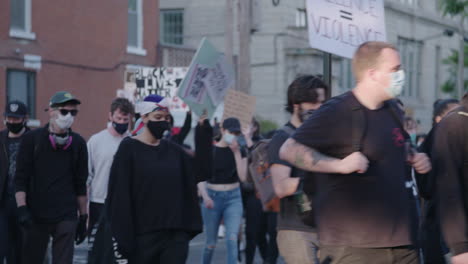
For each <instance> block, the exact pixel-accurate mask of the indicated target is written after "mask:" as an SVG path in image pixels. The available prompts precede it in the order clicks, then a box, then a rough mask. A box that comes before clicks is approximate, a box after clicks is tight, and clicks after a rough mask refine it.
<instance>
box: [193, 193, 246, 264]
mask: <svg viewBox="0 0 468 264" xmlns="http://www.w3.org/2000/svg"><path fill="white" fill-rule="evenodd" d="M207 191H208V195H209V196H210V198H211V199H212V200H213V202H214V208H213V209H208V208H206V207H205V206H204V204H203V203H202V205H201V208H202V216H203V225H204V228H205V233H206V241H205V250H204V252H203V259H202V263H203V264H210V263H211V258H212V257H213V253H214V250H215V247H216V241H217V239H218V227H219V225H220V223H221V220H222V219H224V225H225V226H226V236H225V239H226V248H227V261H226V263H227V264H237V254H238V252H237V235H238V234H239V228H240V224H241V221H242V213H243V208H242V197H241V192H240V188H236V189H234V190H230V191H214V190H210V189H207Z"/></svg>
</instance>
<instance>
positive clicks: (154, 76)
mask: <svg viewBox="0 0 468 264" xmlns="http://www.w3.org/2000/svg"><path fill="white" fill-rule="evenodd" d="M187 71H188V68H187V67H157V68H153V67H141V66H130V67H128V69H127V70H126V72H125V76H124V77H125V84H124V89H123V90H118V91H117V96H120V97H125V98H127V99H129V100H130V101H131V102H133V103H136V102H138V101H141V100H143V99H144V98H145V97H146V96H148V95H150V94H158V95H161V96H164V97H167V98H170V110H171V111H188V110H189V108H188V106H187V104H185V103H184V102H183V101H182V100H181V99H180V98H179V97H178V96H177V92H178V88H179V85H180V83H181V82H182V80H183V78H184V77H185V75H186V74H187Z"/></svg>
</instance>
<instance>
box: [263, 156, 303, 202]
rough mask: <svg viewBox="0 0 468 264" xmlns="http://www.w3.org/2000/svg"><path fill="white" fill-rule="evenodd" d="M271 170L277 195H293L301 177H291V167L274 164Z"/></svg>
mask: <svg viewBox="0 0 468 264" xmlns="http://www.w3.org/2000/svg"><path fill="white" fill-rule="evenodd" d="M270 171H271V177H272V181H273V189H274V190H275V194H276V196H278V197H279V198H283V197H286V196H289V195H292V194H293V193H294V192H295V191H296V190H297V186H298V185H299V178H292V177H291V168H290V167H288V166H285V165H280V164H273V165H272V166H271V168H270Z"/></svg>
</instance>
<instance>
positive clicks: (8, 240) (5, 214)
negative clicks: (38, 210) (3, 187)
mask: <svg viewBox="0 0 468 264" xmlns="http://www.w3.org/2000/svg"><path fill="white" fill-rule="evenodd" d="M6 196H7V195H6ZM3 203H4V204H3V205H2V206H0V234H1V237H0V263H3V261H4V259H5V260H6V263H7V264H20V263H21V248H22V241H23V236H24V232H23V229H22V227H21V225H20V224H19V222H18V215H17V207H16V201H15V198H14V197H13V196H7V197H6V198H5V199H4V201H3Z"/></svg>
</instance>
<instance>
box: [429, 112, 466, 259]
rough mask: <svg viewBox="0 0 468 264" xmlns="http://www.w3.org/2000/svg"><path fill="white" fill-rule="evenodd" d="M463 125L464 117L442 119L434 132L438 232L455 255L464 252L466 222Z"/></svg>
mask: <svg viewBox="0 0 468 264" xmlns="http://www.w3.org/2000/svg"><path fill="white" fill-rule="evenodd" d="M467 124H468V118H467V117H464V116H461V115H458V114H452V115H450V116H448V117H446V118H445V119H444V120H443V121H442V122H441V123H440V125H439V127H438V128H437V131H436V138H435V143H434V150H433V154H434V158H435V159H434V160H435V163H436V164H435V165H436V168H437V177H438V179H437V182H438V184H437V186H438V198H439V199H438V202H439V204H438V207H439V210H440V217H441V226H442V231H443V234H444V237H445V240H446V242H447V244H448V246H449V247H450V249H451V250H452V251H453V253H454V254H455V255H458V254H460V253H465V252H468V226H467V223H468V219H467V212H466V211H465V208H466V204H465V201H466V200H467V199H466V197H467V196H468V193H466V191H467V190H466V189H465V188H463V186H467V182H466V181H467V179H465V178H464V176H463V162H464V160H463V158H464V151H465V149H466V144H467V138H466V135H467V133H468V129H467ZM465 159H466V157H465ZM465 162H466V161H465ZM464 189H465V190H464Z"/></svg>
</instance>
